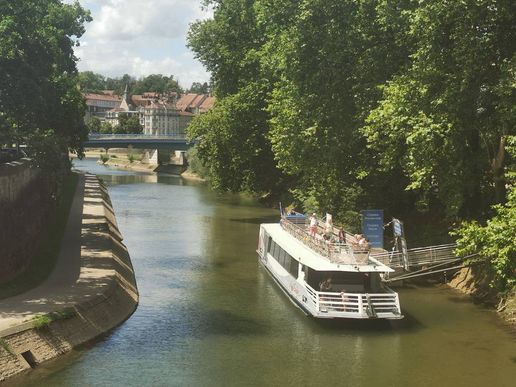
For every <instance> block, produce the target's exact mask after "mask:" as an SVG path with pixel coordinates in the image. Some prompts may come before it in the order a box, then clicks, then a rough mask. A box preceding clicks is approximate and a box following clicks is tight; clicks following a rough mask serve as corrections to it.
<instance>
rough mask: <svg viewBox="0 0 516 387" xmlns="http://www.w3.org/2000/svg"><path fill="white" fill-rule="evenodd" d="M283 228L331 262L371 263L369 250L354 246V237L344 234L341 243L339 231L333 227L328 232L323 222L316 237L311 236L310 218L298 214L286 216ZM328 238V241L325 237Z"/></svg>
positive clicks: (319, 223) (319, 221)
mask: <svg viewBox="0 0 516 387" xmlns="http://www.w3.org/2000/svg"><path fill="white" fill-rule="evenodd" d="M280 223H281V227H282V228H283V229H284V230H285V231H286V232H288V233H289V234H291V235H292V236H294V237H295V238H296V239H297V240H299V241H301V242H302V243H303V244H305V245H306V246H308V247H309V248H310V249H312V250H313V251H315V252H316V253H318V254H319V255H321V256H323V257H325V258H327V259H328V260H329V261H330V262H334V263H342V264H349V265H367V264H370V263H375V262H370V259H369V257H370V251H369V249H361V248H359V247H358V246H356V245H353V244H352V241H354V239H355V238H354V236H353V235H351V234H349V233H346V232H345V233H344V239H345V240H342V241H339V229H337V228H335V227H333V226H331V228H330V229H329V230H326V228H325V227H323V226H321V224H323V225H325V223H324V222H322V220H318V221H317V232H316V234H315V236H312V235H310V232H309V223H308V218H307V217H305V216H302V215H301V214H297V215H294V216H288V215H284V216H282V217H281V221H280ZM325 235H326V236H327V239H325V238H324V236H325Z"/></svg>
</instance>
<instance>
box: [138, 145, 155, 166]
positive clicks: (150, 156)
mask: <svg viewBox="0 0 516 387" xmlns="http://www.w3.org/2000/svg"><path fill="white" fill-rule="evenodd" d="M142 163H143V164H152V165H158V150H157V149H145V150H144V151H143V157H142Z"/></svg>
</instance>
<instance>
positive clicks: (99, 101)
mask: <svg viewBox="0 0 516 387" xmlns="http://www.w3.org/2000/svg"><path fill="white" fill-rule="evenodd" d="M84 99H85V101H86V108H87V109H86V115H85V117H84V121H85V122H89V121H90V120H91V119H92V118H93V117H98V118H100V119H101V120H104V118H105V116H106V112H107V111H109V110H112V109H115V108H116V107H118V106H120V103H121V101H122V99H121V98H120V97H119V96H118V95H105V94H93V93H86V94H84Z"/></svg>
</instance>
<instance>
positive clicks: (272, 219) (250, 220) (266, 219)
mask: <svg viewBox="0 0 516 387" xmlns="http://www.w3.org/2000/svg"><path fill="white" fill-rule="evenodd" d="M229 220H230V221H232V222H240V223H250V224H262V223H278V222H279V217H278V216H272V215H271V216H266V217H263V218H262V217H260V218H241V219H236V218H231V219H229Z"/></svg>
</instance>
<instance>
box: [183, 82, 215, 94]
mask: <svg viewBox="0 0 516 387" xmlns="http://www.w3.org/2000/svg"><path fill="white" fill-rule="evenodd" d="M188 92H189V93H195V94H209V92H210V86H209V85H208V82H204V83H200V82H194V83H192V86H190V90H188Z"/></svg>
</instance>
